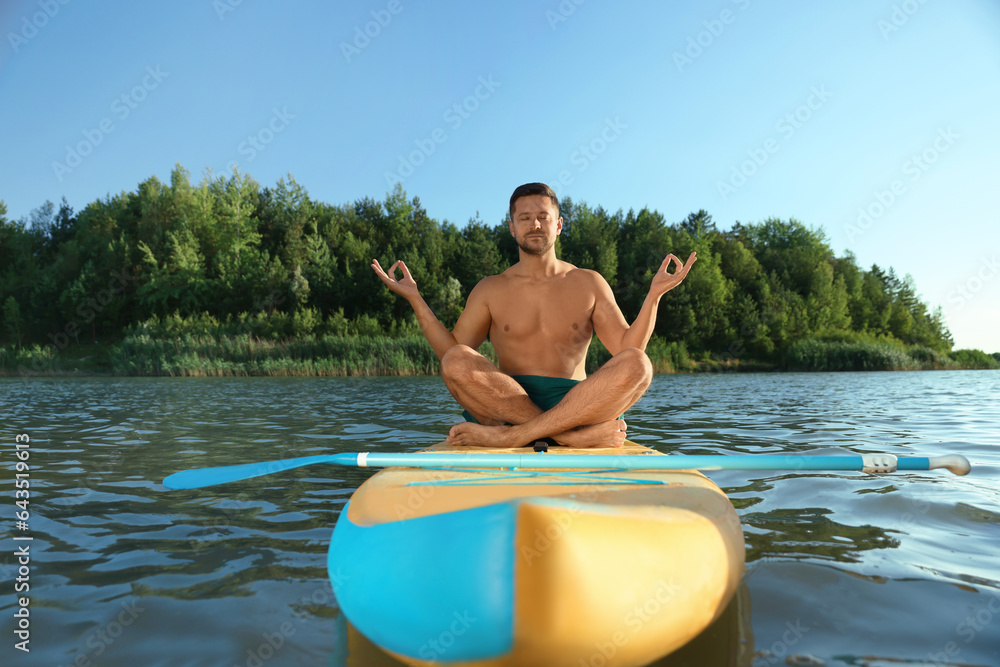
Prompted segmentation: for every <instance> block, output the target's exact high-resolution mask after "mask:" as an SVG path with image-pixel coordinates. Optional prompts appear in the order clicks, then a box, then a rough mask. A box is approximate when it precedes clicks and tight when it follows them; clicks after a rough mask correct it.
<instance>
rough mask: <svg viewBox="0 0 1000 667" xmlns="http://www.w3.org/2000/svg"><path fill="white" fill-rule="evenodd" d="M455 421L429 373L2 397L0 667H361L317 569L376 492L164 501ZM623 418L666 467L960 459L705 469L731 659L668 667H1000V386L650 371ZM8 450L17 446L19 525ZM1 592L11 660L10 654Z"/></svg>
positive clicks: (335, 475) (428, 440)
mask: <svg viewBox="0 0 1000 667" xmlns="http://www.w3.org/2000/svg"><path fill="white" fill-rule="evenodd" d="M458 414H459V409H458V408H457V406H456V405H455V403H454V402H453V401H452V399H451V397H450V396H449V395H448V393H447V391H446V390H445V388H444V387H443V385H442V383H441V381H440V379H438V378H434V377H418V378H288V379H285V378H281V379H278V378H221V379H216V378H207V379H200V378H199V379H192V378H183V379H182V378H74V379H61V378H51V379H31V380H18V379H0V429H2V430H0V445H2V446H0V451H2V452H3V465H2V466H0V470H2V472H0V491H2V492H0V503H2V504H3V505H4V506H5V507H4V509H3V510H2V512H0V516H2V517H3V523H2V525H0V538H2V540H3V548H2V552H0V630H2V632H0V656H3V658H2V659H0V664H3V665H47V666H59V665H79V666H80V667H88V666H90V665H128V666H130V667H132V666H136V665H139V666H146V665H213V666H214V665H226V666H228V665H240V666H246V667H263V666H264V665H267V666H268V667H271V666H274V665H371V664H374V662H373V660H374V658H370V657H369V658H363V657H361V655H360V653H359V651H361V649H360V648H357V644H356V643H352V644H351V648H350V653H351V654H350V655H349V649H348V635H349V634H350V632H349V631H348V629H347V628H346V627H345V623H344V620H343V618H342V617H341V616H340V614H339V611H338V608H337V604H336V600H335V598H334V596H333V592H332V590H331V586H330V583H329V579H328V577H327V572H326V551H327V547H328V544H329V538H330V533H331V529H332V528H333V525H334V523H335V521H336V519H337V516H338V514H339V512H340V510H341V508H342V507H343V505H344V503H345V502H346V501H347V500H348V498H349V497H350V495H351V493H352V491H353V490H354V489H356V488H357V487H358V485H359V484H360V483H361V482H363V481H364V480H365V479H366V478H367V477H368V476H369V475H370V474H371V473H370V472H368V471H362V470H356V469H344V468H333V467H324V466H314V467H310V468H301V469H297V470H293V471H288V472H285V473H281V474H276V475H271V476H267V477H261V478H257V479H254V480H248V481H244V482H238V483H234V484H230V485H225V486H217V487H212V488H206V489H199V490H192V491H169V490H167V489H165V488H164V487H163V486H162V485H161V484H160V482H161V481H162V480H163V478H164V477H165V476H166V475H168V474H170V473H173V472H176V471H179V470H186V469H190V468H199V467H207V466H219V465H231V464H235V463H244V462H252V461H267V460H271V459H279V458H288V457H297V456H306V455H311V454H321V453H334V452H338V451H357V450H363V449H374V450H379V449H381V450H384V451H407V450H411V449H415V448H418V447H422V446H426V445H430V444H433V443H435V442H438V441H440V440H441V439H442V436H443V434H445V433H446V432H447V430H448V428H449V427H450V426H451V425H452V424H453V423H454V422H455V421H456V420H457V419H459V417H458ZM626 419H627V421H628V423H629V437H630V438H631V439H633V440H635V441H637V442H640V443H642V444H646V445H649V446H652V447H655V448H657V449H660V450H661V451H665V452H683V453H689V454H694V453H795V454H806V453H817V454H836V453H840V454H846V453H862V452H888V453H892V454H897V455H936V454H948V453H961V454H965V455H966V456H967V457H968V458H969V459H970V460H971V461H972V463H973V472H972V474H970V475H968V476H966V477H956V476H954V475H951V474H950V473H949V472H947V471H943V470H937V471H930V472H923V473H909V474H901V473H897V474H892V475H884V476H876V475H867V474H863V473H855V472H843V473H831V472H736V471H718V472H712V473H709V476H710V477H712V478H713V479H714V480H715V481H716V483H717V484H719V485H720V486H721V487H722V488H723V489H724V490H725V491H726V492H727V493H728V494H729V496H730V498H731V499H732V502H733V504H734V505H735V506H736V508H737V510H738V512H739V514H740V516H741V519H742V521H743V524H744V532H745V535H746V543H747V569H746V574H745V576H744V585H743V587H742V589H741V591H740V593H739V595H738V596H737V599H736V600H735V601H734V603H733V607H732V612H731V615H732V616H733V618H735V619H736V620H735V621H734V622H731V623H729V624H728V625H727V626H726V627H725V628H723V629H719V628H716V629H715V630H714V632H715V633H716V634H715V635H712V636H711V637H708V638H707V639H705V640H704V642H706V643H711V644H713V645H717V644H719V642H723V643H726V645H727V646H729V649H730V650H728V651H727V652H726V653H727V655H728V656H729V657H728V658H725V659H722V658H718V657H712V658H706V657H704V656H705V655H708V654H698V655H701V656H702V657H697V656H696V657H694V658H690V657H689V658H684V659H683V660H682V659H680V658H677V659H674V660H673V661H670V660H667V661H664V662H663V664H664V665H667V664H695V665H697V664H709V665H710V664H732V665H757V666H762V665H784V664H792V665H868V666H872V667H876V666H878V667H882V666H890V665H892V666H895V665H899V664H905V665H942V664H949V665H988V666H991V667H996V666H997V665H1000V454H998V450H997V445H998V444H1000V372H997V371H956V372H944V371H942V372H913V373H841V374H723V375H663V376H657V377H656V378H655V380H654V383H653V385H652V387H651V388H650V391H649V392H648V393H647V395H646V396H645V397H644V398H643V399H642V401H641V402H640V403H639V404H638V405H637V406H636V407H634V408H633V409H632V410H631V411H629V413H628V414H627V416H626ZM17 434H27V435H28V436H30V443H29V449H27V450H24V449H22V450H21V451H28V452H29V453H28V454H27V456H28V457H29V458H28V461H27V463H28V465H29V469H28V471H27V474H28V475H30V477H29V479H30V498H29V499H28V500H29V504H28V506H27V508H28V510H29V512H30V515H29V516H28V521H27V522H26V524H27V525H26V526H25V527H24V528H23V529H21V528H19V527H18V525H17V523H16V521H15V512H18V511H22V509H23V508H19V507H17V506H16V505H15V501H16V498H15V488H14V486H15V482H14V480H15V474H16V471H15V463H16V461H17V458H16V450H15V439H16V436H17ZM15 537H19V538H25V537H30V538H32V539H31V540H24V539H21V540H16V541H15V539H14V538H15ZM25 545H27V546H28V549H29V554H30V556H29V561H30V562H29V564H28V566H27V567H28V571H29V574H28V576H27V578H24V577H23V576H22V575H23V574H24V570H20V572H21V574H20V575H19V567H20V565H19V563H18V558H19V556H18V555H16V552H17V551H18V549H23V548H24V547H25ZM401 548H402V546H401ZM21 553H23V551H21ZM19 577H21V578H22V579H23V581H22V584H24V583H26V584H28V585H29V586H30V589H29V590H28V591H27V592H21V593H19V594H17V596H24V595H27V596H29V599H30V602H29V604H28V610H29V613H30V617H29V618H30V630H29V631H30V644H28V645H27V647H28V648H30V653H24V652H22V651H20V650H18V649H17V648H16V647H15V645H16V644H17V643H18V642H19V641H20V639H19V638H18V637H17V635H16V634H15V630H16V629H17V627H18V622H19V619H17V618H15V616H14V614H15V612H16V611H17V609H18V604H17V601H16V598H17V596H16V595H15V586H18V585H19V584H18V578H19ZM727 614H729V612H727ZM720 633H726V636H725V637H724V638H722V639H719V638H718V636H719V634H720ZM356 639H357V637H354V639H353V640H352V642H354V640H356ZM696 641H697V640H696Z"/></svg>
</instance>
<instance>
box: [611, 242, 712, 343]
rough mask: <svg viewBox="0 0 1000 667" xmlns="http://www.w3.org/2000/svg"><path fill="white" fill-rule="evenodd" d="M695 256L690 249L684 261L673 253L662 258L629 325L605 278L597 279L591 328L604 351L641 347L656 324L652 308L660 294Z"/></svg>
mask: <svg viewBox="0 0 1000 667" xmlns="http://www.w3.org/2000/svg"><path fill="white" fill-rule="evenodd" d="M697 259H698V257H697V255H696V254H695V253H693V252H692V253H691V255H690V256H689V257H688V261H687V263H686V264H684V263H682V262H681V260H679V259H678V258H677V257H676V256H675V255H674V254H673V253H671V254H669V255H667V256H666V258H664V260H663V263H662V264H660V268H659V269H657V271H656V275H655V276H653V280H652V283H651V284H650V286H649V292H648V293H647V294H646V299H645V300H644V301H643V302H642V308H641V309H639V314H638V315H637V316H636V318H635V321H634V322H632V326H628V325H627V324H626V322H625V317H624V316H623V315H622V312H621V310H620V309H619V308H618V304H617V303H616V302H615V297H614V294H613V293H612V292H611V287H610V286H609V285H608V283H607V281H605V280H604V279H601V280H599V281H598V290H597V294H596V301H595V303H594V316H593V320H594V332H595V333H596V334H597V337H598V338H600V339H601V342H602V343H604V347H606V348H608V352H610V353H611V354H612V355H615V354H618V353H619V352H620V351H621V350H624V349H625V348H628V347H637V348H639V349H640V350H643V351H645V349H646V345H647V344H648V343H649V339H650V337H651V336H652V335H653V327H654V326H655V325H656V312H657V310H658V308H659V306H660V298H661V297H662V296H663V295H664V294H666V293H667V292H669V291H670V290H672V289H673V288H675V287H677V286H678V285H679V284H681V282H682V281H683V280H684V278H685V277H687V274H688V271H690V270H691V267H692V266H694V263H695V261H696V260H697ZM672 262H676V263H677V268H676V269H675V270H674V272H673V273H669V272H668V269H669V268H670V264H671V263H672Z"/></svg>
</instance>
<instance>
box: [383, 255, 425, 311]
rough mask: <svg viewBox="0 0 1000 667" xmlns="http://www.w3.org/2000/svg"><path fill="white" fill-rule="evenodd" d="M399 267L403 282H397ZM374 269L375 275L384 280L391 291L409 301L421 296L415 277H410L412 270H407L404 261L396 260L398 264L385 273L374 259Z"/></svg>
mask: <svg viewBox="0 0 1000 667" xmlns="http://www.w3.org/2000/svg"><path fill="white" fill-rule="evenodd" d="M397 266H398V267H399V268H400V269H401V270H402V271H403V278H402V280H396V267H397ZM372 268H373V269H375V273H376V274H377V275H378V277H379V278H381V279H382V282H384V283H385V284H386V285H387V286H388V287H389V289H390V290H392V291H393V292H395V293H396V294H398V295H399V296H401V297H403V298H404V299H406V300H407V301H410V300H411V299H414V298H416V297H418V296H420V292H418V291H417V281H415V280H414V279H413V276H411V275H410V270H409V269H408V268H406V264H404V263H403V260H401V259H399V260H396V263H395V264H393V265H392V266H390V267H389V270H388V271H383V270H382V266H381V265H380V264H379V263H378V260H377V259H373V260H372Z"/></svg>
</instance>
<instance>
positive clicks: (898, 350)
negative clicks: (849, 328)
mask: <svg viewBox="0 0 1000 667" xmlns="http://www.w3.org/2000/svg"><path fill="white" fill-rule="evenodd" d="M998 367H1000V364H998V363H997V360H996V359H994V358H993V357H992V356H990V355H988V354H986V353H985V352H981V351H980V350H956V351H954V352H949V353H942V352H940V351H938V350H933V349H931V348H928V347H923V346H918V345H917V346H905V345H903V344H901V343H898V342H893V341H890V340H888V339H881V338H868V339H863V338H857V337H856V338H855V339H853V340H820V339H816V338H809V339H806V340H803V341H799V342H798V343H795V344H794V345H792V346H791V347H790V348H789V349H788V352H787V353H786V354H785V368H786V369H787V370H792V371H899V370H948V369H976V368H984V369H985V368H998Z"/></svg>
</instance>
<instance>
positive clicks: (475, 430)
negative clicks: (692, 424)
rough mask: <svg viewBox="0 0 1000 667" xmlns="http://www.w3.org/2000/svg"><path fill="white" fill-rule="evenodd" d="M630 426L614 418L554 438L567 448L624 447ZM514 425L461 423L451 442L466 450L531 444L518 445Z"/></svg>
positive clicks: (454, 427)
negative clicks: (627, 429)
mask: <svg viewBox="0 0 1000 667" xmlns="http://www.w3.org/2000/svg"><path fill="white" fill-rule="evenodd" d="M625 429H626V424H625V420H624V419H611V420H608V421H606V422H600V423H598V424H591V425H589V426H581V427H579V428H575V429H573V430H571V431H566V432H565V433H560V434H559V435H556V436H553V439H554V440H555V441H556V442H558V443H559V444H560V445H566V446H567V447H578V448H586V447H621V446H622V444H624V442H625ZM512 431H513V429H512V428H511V427H510V426H484V425H483V424H475V423H473V422H461V423H459V424H455V425H454V426H452V427H451V431H450V432H449V433H448V439H447V442H448V444H450V445H459V446H465V447H496V448H498V449H502V448H508V447H523V446H525V445H527V444H530V443H527V442H518V441H517V440H516V435H515V433H513V432H512Z"/></svg>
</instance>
